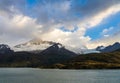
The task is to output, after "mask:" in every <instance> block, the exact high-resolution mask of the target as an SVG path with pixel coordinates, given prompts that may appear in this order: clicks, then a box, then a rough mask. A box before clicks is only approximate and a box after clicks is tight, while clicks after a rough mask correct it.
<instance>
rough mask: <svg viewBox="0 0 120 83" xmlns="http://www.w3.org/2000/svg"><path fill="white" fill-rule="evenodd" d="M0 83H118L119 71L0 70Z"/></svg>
mask: <svg viewBox="0 0 120 83" xmlns="http://www.w3.org/2000/svg"><path fill="white" fill-rule="evenodd" d="M0 83H120V70H57V69H53V70H52V69H49V70H47V69H34V68H1V69H0Z"/></svg>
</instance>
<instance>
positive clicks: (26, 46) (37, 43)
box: [13, 39, 62, 52]
mask: <svg viewBox="0 0 120 83" xmlns="http://www.w3.org/2000/svg"><path fill="white" fill-rule="evenodd" d="M54 44H56V42H52V41H43V40H41V39H33V40H30V41H28V42H26V43H23V44H19V45H16V46H14V47H13V50H14V51H39V52H40V51H43V50H45V49H47V48H48V47H50V46H52V45H54ZM58 46H59V48H61V47H62V44H60V43H58Z"/></svg>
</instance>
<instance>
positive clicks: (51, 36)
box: [0, 2, 120, 52]
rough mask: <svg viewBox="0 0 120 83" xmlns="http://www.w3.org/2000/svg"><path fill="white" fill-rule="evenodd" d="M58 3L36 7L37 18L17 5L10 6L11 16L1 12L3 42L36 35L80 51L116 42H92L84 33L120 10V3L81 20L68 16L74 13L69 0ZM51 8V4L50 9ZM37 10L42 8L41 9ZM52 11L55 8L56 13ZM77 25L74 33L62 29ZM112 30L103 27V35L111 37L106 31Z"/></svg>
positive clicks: (0, 23) (0, 22)
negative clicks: (16, 7) (21, 10)
mask: <svg viewBox="0 0 120 83" xmlns="http://www.w3.org/2000/svg"><path fill="white" fill-rule="evenodd" d="M57 5H59V4H56V5H54V6H52V5H47V6H43V7H40V9H39V8H37V9H36V8H35V9H36V10H37V14H38V18H32V17H29V16H27V15H24V14H22V13H20V11H18V10H16V9H14V7H11V8H10V9H11V11H12V12H14V13H15V14H13V15H12V17H9V15H8V13H6V12H5V11H3V10H2V11H0V19H1V20H0V32H1V33H0V40H1V41H0V42H1V43H3V42H5V43H9V44H10V43H12V44H17V43H20V42H23V41H27V40H29V39H31V38H34V37H40V38H41V39H43V40H49V41H55V42H60V43H62V44H64V45H66V46H67V48H69V49H72V50H73V49H74V50H77V52H78V51H79V50H80V49H81V48H85V46H87V47H88V48H94V47H96V46H97V45H108V44H110V43H112V42H113V40H112V39H111V38H110V37H108V39H101V40H96V41H91V38H90V37H89V36H85V33H86V30H87V29H89V28H93V27H95V26H97V25H99V24H101V23H103V22H104V21H105V20H106V18H108V17H110V16H111V15H114V14H116V13H118V12H119V11H120V4H118V5H112V6H111V7H109V8H106V9H104V10H102V11H100V12H98V13H96V14H94V15H93V16H90V17H88V18H84V19H82V20H81V19H79V20H78V19H77V20H76V19H73V18H71V17H70V16H69V15H71V14H68V13H70V12H69V10H70V2H64V3H63V4H60V5H59V6H60V7H59V8H58V6H57ZM49 7H51V9H50V10H49ZM45 8H46V11H45ZM38 9H39V10H40V11H38ZM51 10H54V11H55V12H53V11H51ZM16 12H17V13H16ZM47 12H49V15H50V18H49V17H48V14H47ZM58 13H59V14H58ZM35 14H36V13H35ZM39 14H40V15H39ZM67 15H68V16H67ZM39 17H40V18H39ZM64 18H65V19H64ZM69 19H70V20H69ZM58 20H61V22H56V21H58ZM63 20H64V21H63ZM36 21H37V22H36ZM38 21H39V22H38ZM48 21H49V22H48ZM74 25H76V26H78V27H79V29H78V30H77V31H75V32H64V31H62V30H60V29H59V28H60V27H62V26H64V27H65V28H67V29H70V30H72V29H73V28H74ZM110 30H112V28H109V29H104V30H103V33H104V35H105V36H108V34H106V33H108V32H109V31H110ZM117 37H119V36H117ZM117 37H115V36H114V37H113V38H114V41H118V38H117ZM108 41H109V43H108Z"/></svg>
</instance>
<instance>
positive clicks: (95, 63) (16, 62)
mask: <svg viewBox="0 0 120 83" xmlns="http://www.w3.org/2000/svg"><path fill="white" fill-rule="evenodd" d="M11 49H12V50H11ZM87 51H89V50H87ZM96 51H97V52H98V51H99V53H96V52H94V50H91V51H90V52H88V54H76V53H74V52H72V51H70V50H68V49H66V48H65V46H63V45H62V44H60V43H56V42H52V41H43V40H41V39H35V40H30V41H28V42H26V43H23V44H19V45H16V46H14V47H13V48H10V47H9V46H8V45H5V44H0V67H39V68H62V69H109V68H120V43H118V42H116V43H114V44H113V45H109V46H106V47H105V46H98V47H97V48H96Z"/></svg>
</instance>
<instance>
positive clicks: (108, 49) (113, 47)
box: [96, 42, 120, 53]
mask: <svg viewBox="0 0 120 83" xmlns="http://www.w3.org/2000/svg"><path fill="white" fill-rule="evenodd" d="M118 49H120V43H119V42H116V43H114V44H113V45H109V46H107V47H104V46H98V47H97V48H96V50H97V51H100V52H102V53H106V52H113V51H116V50H118Z"/></svg>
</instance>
